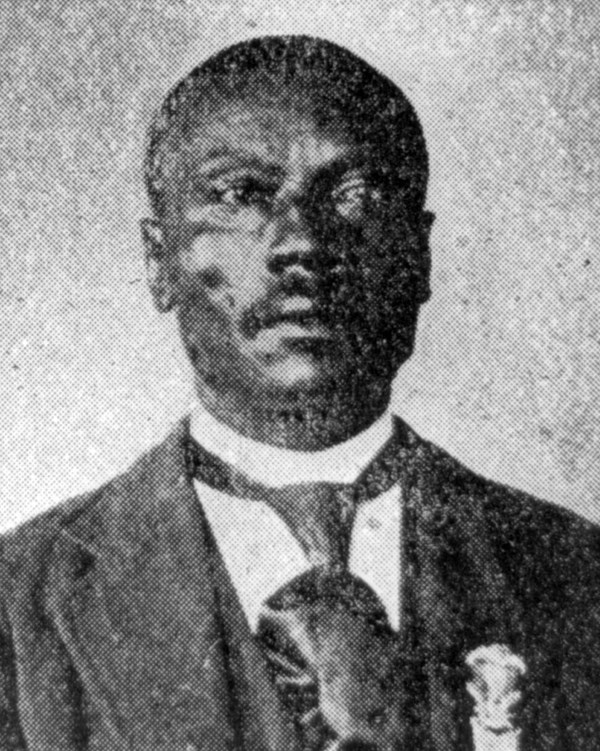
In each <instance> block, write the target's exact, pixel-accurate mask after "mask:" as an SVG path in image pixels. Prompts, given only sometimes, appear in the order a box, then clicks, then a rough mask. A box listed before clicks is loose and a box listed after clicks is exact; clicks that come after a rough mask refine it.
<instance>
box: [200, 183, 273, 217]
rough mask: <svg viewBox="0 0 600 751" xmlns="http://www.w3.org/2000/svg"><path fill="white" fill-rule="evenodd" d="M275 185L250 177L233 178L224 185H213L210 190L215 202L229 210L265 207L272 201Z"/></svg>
mask: <svg viewBox="0 0 600 751" xmlns="http://www.w3.org/2000/svg"><path fill="white" fill-rule="evenodd" d="M275 192H276V187H275V186H273V185H270V184H267V183H263V182H262V181H260V180H257V179H255V178H252V177H244V178H240V179H238V180H234V181H232V182H230V183H228V184H226V185H224V186H222V187H221V186H215V187H214V188H213V190H212V191H211V193H212V197H213V199H214V200H215V201H216V202H217V203H221V204H224V205H225V206H226V207H227V208H229V209H231V210H234V211H235V210H239V209H243V208H251V207H257V208H267V207H268V206H269V205H270V204H271V202H272V201H273V197H274V195H275Z"/></svg>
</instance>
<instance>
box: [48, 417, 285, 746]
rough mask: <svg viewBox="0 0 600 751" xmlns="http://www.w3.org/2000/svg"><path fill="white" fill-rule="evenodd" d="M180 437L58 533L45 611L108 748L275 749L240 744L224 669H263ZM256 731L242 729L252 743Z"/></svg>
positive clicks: (182, 429)
mask: <svg viewBox="0 0 600 751" xmlns="http://www.w3.org/2000/svg"><path fill="white" fill-rule="evenodd" d="M186 437H187V425H186V424H185V423H182V425H180V426H179V428H178V430H177V431H175V432H174V434H173V435H172V436H170V437H169V439H168V440H167V441H166V443H165V444H163V445H162V446H160V447H158V448H157V449H155V450H154V451H152V452H150V453H149V454H148V455H147V456H146V457H144V458H142V459H141V460H140V461H139V462H138V464H137V465H135V466H134V468H133V469H132V470H131V471H130V472H128V473H127V474H126V475H124V476H123V477H122V478H120V479H118V480H117V481H115V482H114V483H111V484H110V485H108V486H107V487H106V488H105V489H104V490H103V491H102V492H101V493H100V494H99V496H98V499H97V501H96V503H95V504H91V505H90V504H88V505H86V506H85V508H84V510H83V512H82V513H81V514H80V515H79V516H74V517H73V518H70V519H68V520H67V521H66V522H65V523H64V525H63V530H62V534H61V537H60V539H59V543H58V547H57V551H56V553H57V555H56V556H55V559H54V562H53V563H52V564H51V576H50V586H49V595H48V599H49V608H50V612H51V614H52V616H53V618H54V620H55V622H56V624H57V627H58V630H59V633H60V636H61V638H62V640H63V642H64V643H65V645H66V647H67V650H68V651H69V653H70V655H71V658H72V660H73V662H74V665H75V669H76V671H77V673H78V675H79V677H80V680H81V681H82V683H83V686H84V688H85V690H86V691H87V692H88V694H89V695H90V696H91V697H92V702H93V704H94V705H95V706H96V707H99V708H100V710H101V713H102V716H103V722H108V724H109V726H110V730H111V736H112V738H113V741H112V743H113V744H114V745H111V748H112V747H115V748H119V747H123V748H127V749H138V748H139V749H148V748H152V749H156V751H158V750H159V749H169V751H175V750H176V749H182V750H183V749H185V750H186V751H192V749H203V748H206V749H210V751H218V750H219V749H223V750H224V749H231V748H232V747H234V748H239V747H243V748H249V749H253V748H255V749H257V750H258V748H260V749H261V751H263V749H270V748H273V749H275V748H282V747H284V746H282V745H272V744H275V743H277V742H278V741H280V740H281V738H278V737H277V734H276V733H275V736H273V732H271V734H270V735H269V738H268V741H269V742H266V743H264V744H263V745H260V744H259V745H257V744H256V743H246V742H245V739H244V738H241V737H240V732H241V731H240V726H239V722H238V721H237V718H236V715H237V708H236V707H237V702H236V698H237V697H236V696H235V695H232V683H231V681H232V672H231V670H232V666H231V665H230V664H229V663H230V662H232V661H233V663H235V665H239V663H240V660H241V656H244V657H245V658H246V663H248V664H247V665H246V668H247V669H248V671H249V672H250V673H251V672H252V671H253V670H258V671H259V675H260V668H261V667H262V669H263V670H264V667H263V666H262V665H261V664H260V659H259V658H260V655H257V654H256V653H255V651H253V647H254V645H253V641H252V637H251V635H250V632H249V629H248V627H247V625H246V623H245V619H244V617H243V615H242V613H241V609H240V606H239V603H238V602H237V600H236V598H235V596H234V595H233V596H232V594H231V592H230V591H229V590H228V587H231V585H230V583H229V581H228V577H227V575H223V569H222V566H223V564H222V561H220V557H219V556H218V554H217V552H216V549H215V547H214V545H213V544H212V541H211V539H210V534H209V532H208V528H207V525H206V522H205V520H204V518H203V515H202V512H201V508H200V505H199V504H198V502H197V500H196V497H195V495H194V490H193V487H192V484H191V481H190V479H189V477H188V474H187V472H186V467H185V449H186ZM215 571H217V574H215ZM219 572H220V573H219ZM223 614H224V615H225V617H224V618H223V617H222V615H223ZM224 624H225V625H226V627H224ZM235 665H234V666H233V669H234V672H235ZM237 672H238V674H239V673H240V670H239V669H238V671H237ZM248 679H249V680H250V679H251V676H248ZM259 688H260V691H259V695H260V694H261V692H262V698H263V699H266V698H268V685H267V684H260V686H259ZM234 690H235V689H234ZM263 706H265V707H267V708H268V709H269V710H273V706H274V705H273V702H272V701H271V702H269V701H265V702H263ZM249 711H250V713H251V714H252V713H253V714H254V715H255V716H256V713H257V707H256V706H254V705H252V706H251V707H250V710H249ZM259 714H260V713H259ZM268 714H269V712H267V715H268ZM247 724H248V723H247ZM266 724H267V726H269V727H271V725H272V723H269V722H267V723H266ZM262 725H264V723H261V722H259V721H257V720H256V719H255V720H254V721H253V722H252V723H250V726H251V727H252V732H253V733H254V735H255V736H256V735H257V734H258V735H260V732H259V730H257V728H259V729H260V727H262ZM262 741H263V739H262V738H260V743H262Z"/></svg>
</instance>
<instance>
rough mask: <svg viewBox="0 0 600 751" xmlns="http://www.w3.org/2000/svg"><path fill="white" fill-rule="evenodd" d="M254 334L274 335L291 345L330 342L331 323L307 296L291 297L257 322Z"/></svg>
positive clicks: (270, 337) (264, 336)
mask: <svg viewBox="0 0 600 751" xmlns="http://www.w3.org/2000/svg"><path fill="white" fill-rule="evenodd" d="M257 323H258V326H257V332H256V333H257V335H258V336H261V337H263V338H268V339H272V338H277V339H278V340H279V341H280V342H284V343H286V344H289V345H291V346H295V345H297V346H302V343H303V342H305V343H306V344H307V346H309V345H311V343H312V344H313V345H314V344H317V343H318V342H322V343H325V342H329V341H331V340H332V339H333V335H332V331H331V329H330V327H329V326H328V325H327V324H326V321H324V320H323V316H322V314H321V313H320V312H319V309H318V307H317V306H316V304H315V301H314V300H312V299H311V298H308V297H290V298H288V299H286V300H284V301H283V302H282V303H281V304H280V305H279V306H277V308H276V309H275V310H273V311H270V312H269V313H268V314H267V315H265V316H264V317H262V318H261V319H260V320H259V321H258V322H257Z"/></svg>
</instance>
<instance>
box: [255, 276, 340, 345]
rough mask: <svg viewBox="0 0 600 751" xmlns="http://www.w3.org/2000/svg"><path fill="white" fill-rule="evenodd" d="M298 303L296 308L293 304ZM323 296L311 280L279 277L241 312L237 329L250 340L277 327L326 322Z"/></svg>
mask: <svg viewBox="0 0 600 751" xmlns="http://www.w3.org/2000/svg"><path fill="white" fill-rule="evenodd" d="M295 300H296V301H298V306H295V305H294V301H295ZM326 300H327V292H326V289H325V288H324V285H322V284H319V283H318V282H317V280H316V279H315V278H314V277H311V276H304V275H296V274H294V275H289V276H286V277H282V278H281V279H280V280H279V281H278V284H277V285H276V287H275V288H274V289H272V290H271V291H270V292H269V293H267V295H265V297H264V298H263V299H261V300H259V301H257V302H256V303H255V304H254V305H252V306H251V307H250V308H248V310H246V311H244V312H243V314H242V320H241V329H242V332H243V334H244V335H246V336H248V337H250V338H254V337H255V336H256V335H257V334H258V333H259V332H260V331H261V330H263V329H268V328H272V327H273V326H276V325H277V324H278V323H283V322H290V323H300V324H302V323H308V322H310V321H320V322H323V323H325V322H327V319H328V312H327V308H328V306H327V304H326Z"/></svg>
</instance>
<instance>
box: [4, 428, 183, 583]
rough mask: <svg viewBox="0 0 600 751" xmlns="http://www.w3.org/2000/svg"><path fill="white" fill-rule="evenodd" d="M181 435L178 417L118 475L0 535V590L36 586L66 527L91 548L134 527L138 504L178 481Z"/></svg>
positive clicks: (181, 464)
mask: <svg viewBox="0 0 600 751" xmlns="http://www.w3.org/2000/svg"><path fill="white" fill-rule="evenodd" d="M186 435H187V421H186V420H182V421H181V422H180V423H178V424H177V426H176V427H175V428H174V430H172V431H171V433H170V434H169V435H168V436H167V437H166V439H164V440H163V441H162V442H161V443H159V444H158V445H156V446H154V447H153V448H151V449H150V450H149V451H147V452H145V453H144V454H143V455H142V456H141V457H139V458H138V459H137V460H136V461H135V462H134V463H133V464H132V466H131V467H129V469H127V470H126V471H125V472H123V473H122V474H120V475H118V476H116V477H115V478H113V479H112V480H110V481H109V482H107V483H105V484H103V485H102V486H100V487H99V488H97V489H95V490H93V491H91V492H88V493H84V494H81V495H78V496H75V497H73V498H70V499H67V500H66V501H64V502H62V503H60V504H58V505H57V506H54V507H53V508H51V509H49V510H47V511H45V512H44V513H42V514H40V515H38V516H36V517H34V518H32V519H29V520H28V521H26V522H24V523H23V524H21V525H19V526H17V527H15V528H14V529H11V530H9V531H8V532H5V533H4V534H2V535H0V592H2V593H4V594H6V593H7V592H10V591H14V590H15V589H16V590H19V589H23V588H28V587H29V586H36V582H39V581H40V580H41V579H42V578H44V574H45V572H46V570H47V569H48V567H49V562H50V561H51V560H53V559H54V558H56V554H55V549H56V547H57V545H56V543H57V541H58V540H59V539H60V538H61V537H65V536H66V537H67V538H68V537H69V535H70V533H71V530H73V531H74V533H76V534H77V535H78V536H79V537H80V538H81V540H82V542H83V543H84V544H85V543H86V541H89V544H90V545H91V546H92V547H93V545H94V539H95V538H100V537H102V538H110V537H111V536H114V535H115V534H118V533H119V532H120V530H121V529H123V528H127V527H129V528H132V527H133V528H135V526H136V520H137V517H139V516H140V514H141V508H140V507H141V506H142V505H143V504H144V503H151V501H152V498H153V496H155V495H165V493H166V491H165V488H168V487H172V486H176V485H177V482H178V480H180V479H181V477H180V476H181V474H182V473H183V472H184V466H185V463H184V446H185V436H186ZM179 484H181V483H179Z"/></svg>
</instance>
